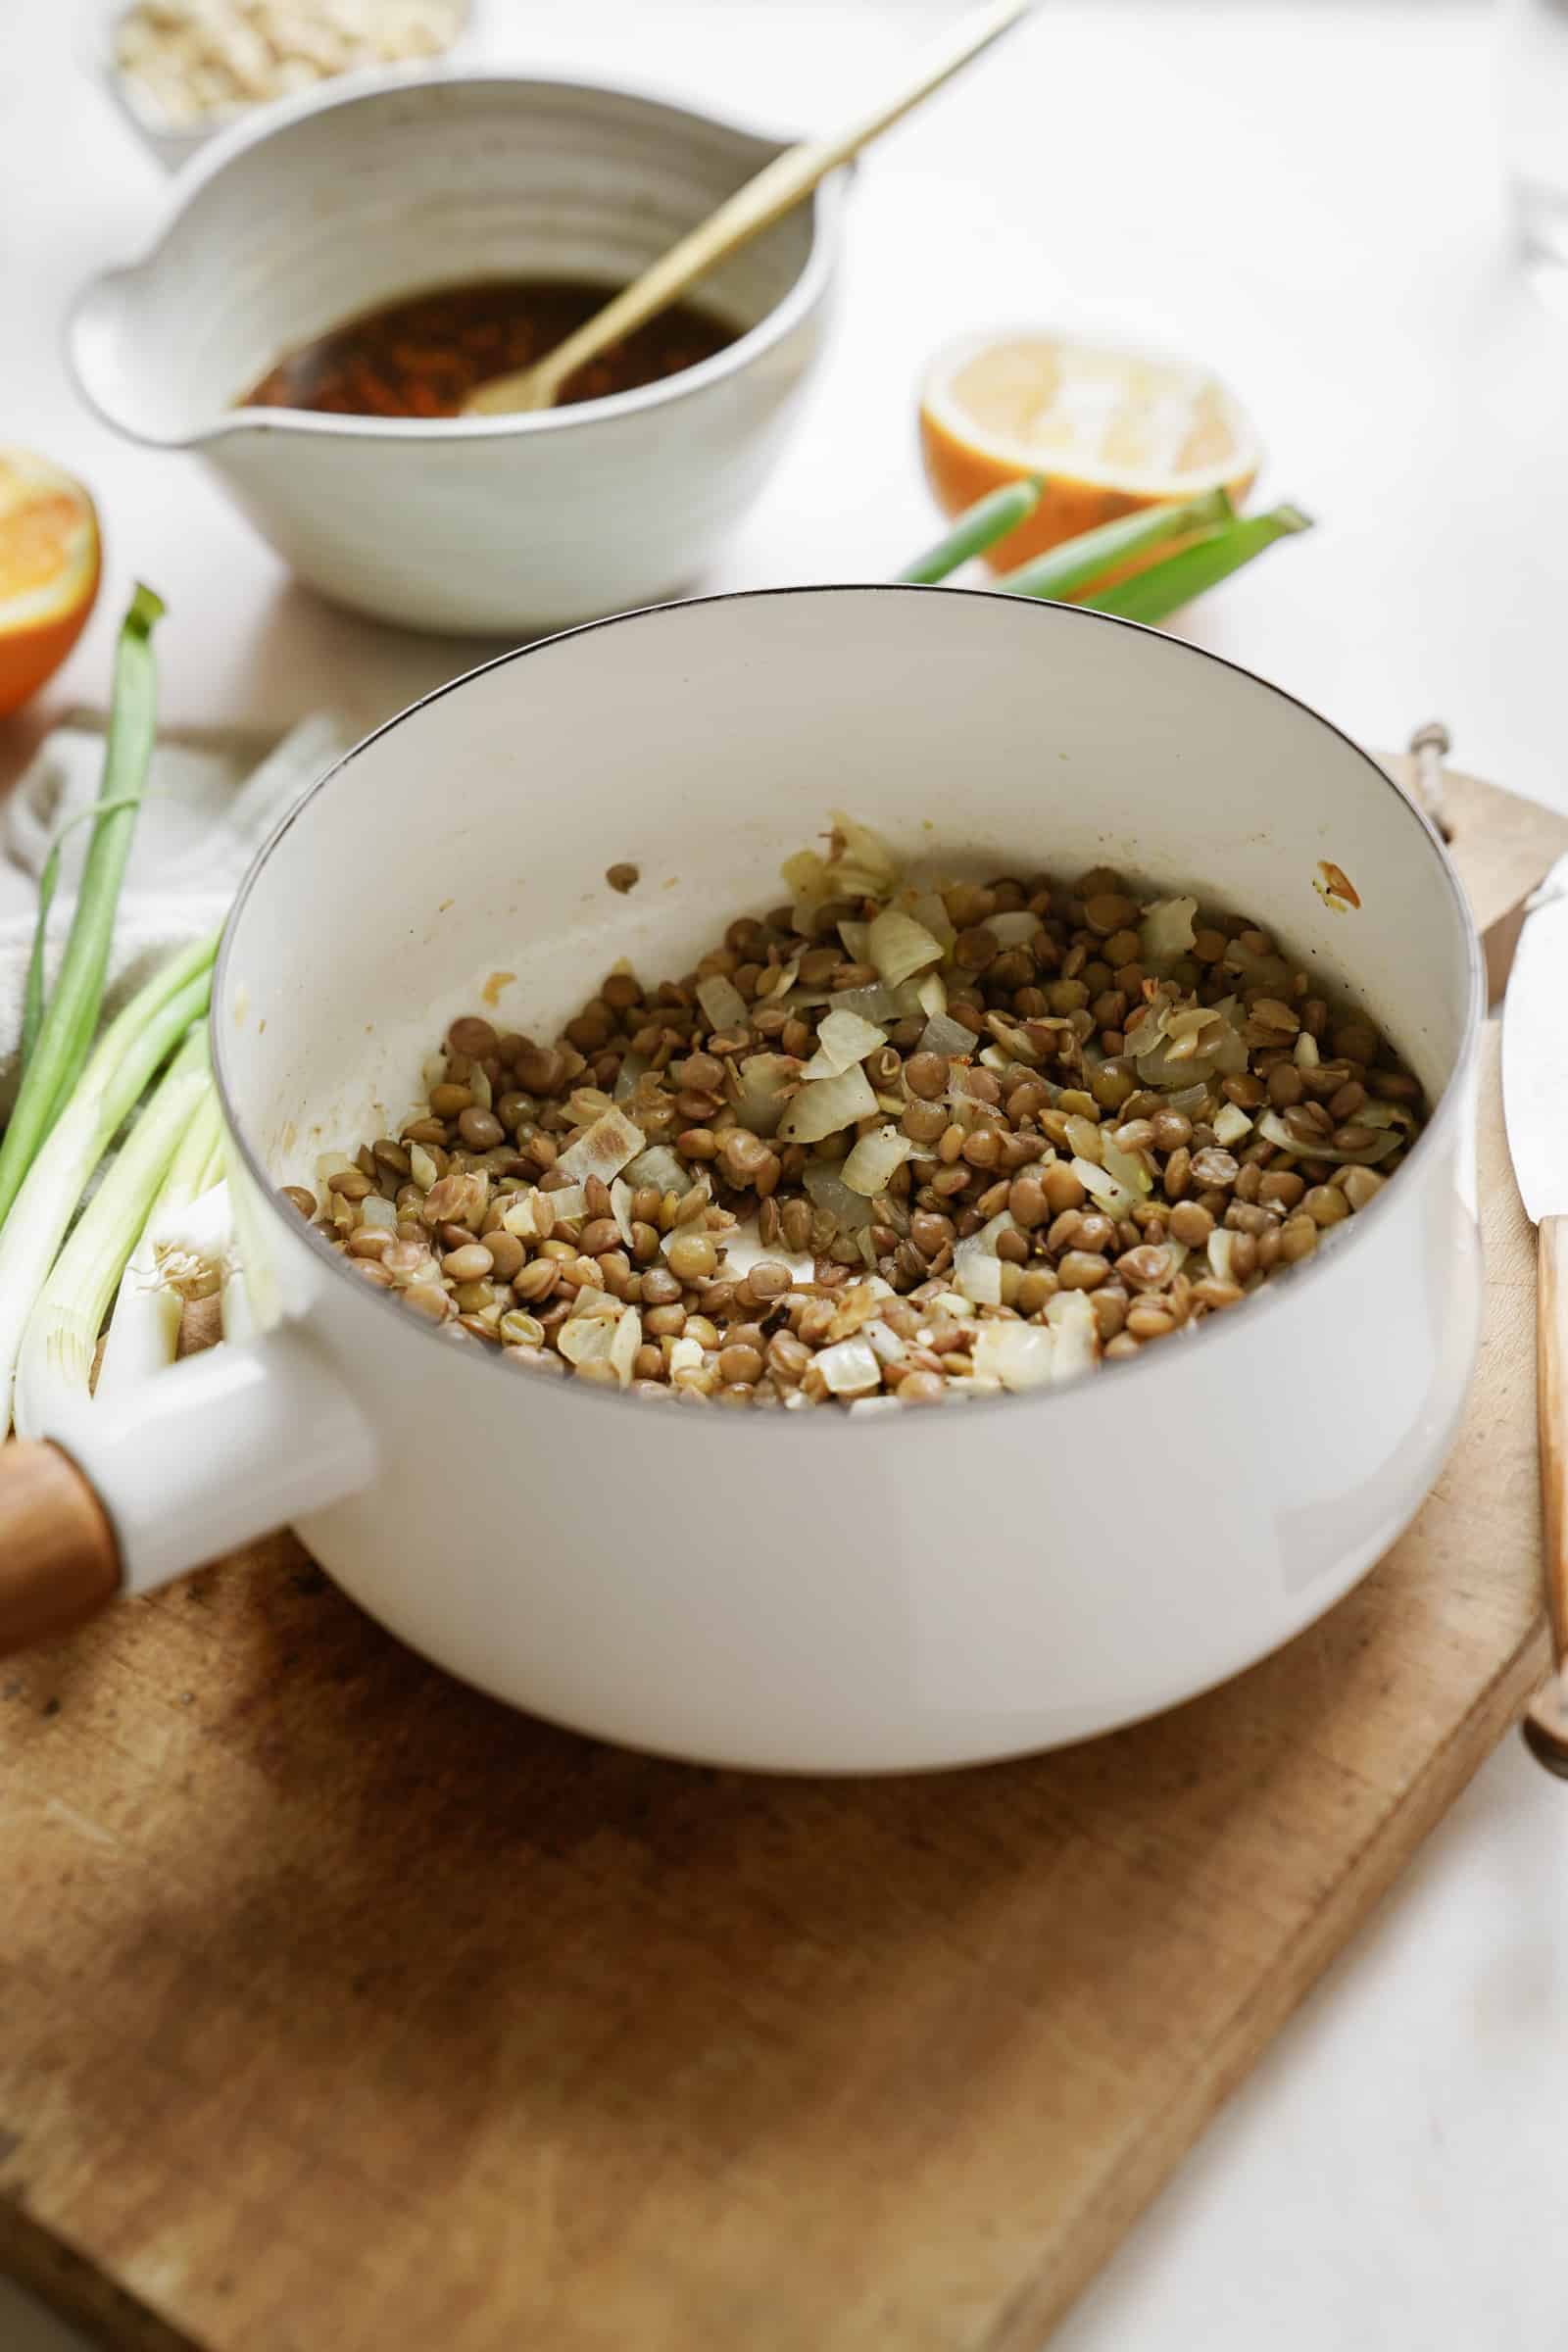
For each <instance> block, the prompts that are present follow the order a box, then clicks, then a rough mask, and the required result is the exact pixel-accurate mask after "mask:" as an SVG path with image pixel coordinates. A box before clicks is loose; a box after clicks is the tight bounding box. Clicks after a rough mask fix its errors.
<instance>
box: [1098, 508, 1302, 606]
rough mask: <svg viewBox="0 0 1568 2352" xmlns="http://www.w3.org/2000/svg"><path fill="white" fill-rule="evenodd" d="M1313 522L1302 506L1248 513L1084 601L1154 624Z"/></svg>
mask: <svg viewBox="0 0 1568 2352" xmlns="http://www.w3.org/2000/svg"><path fill="white" fill-rule="evenodd" d="M1311 527H1312V518H1311V516H1310V515H1303V514H1302V513H1301V510H1300V509H1299V507H1275V508H1273V509H1271V511H1270V512H1269V513H1268V514H1266V515H1245V516H1244V517H1243V518H1242V519H1241V521H1239V522H1229V523H1226V524H1224V525H1223V526H1222V527H1221V528H1220V529H1219V530H1217V531H1210V532H1209V533H1208V535H1207V537H1206V538H1203V539H1201V540H1199V541H1198V542H1197V544H1196V545H1195V546H1193V547H1184V548H1183V549H1182V550H1181V551H1180V553H1179V554H1177V555H1174V556H1167V558H1166V559H1165V561H1164V563H1163V564H1151V565H1150V567H1149V569H1148V570H1147V571H1141V572H1138V573H1137V574H1136V575H1135V576H1134V577H1133V578H1132V579H1130V580H1123V581H1122V582H1121V583H1120V585H1119V586H1118V587H1115V588H1107V589H1106V591H1105V593H1104V594H1103V596H1086V597H1085V598H1084V599H1083V602H1084V603H1085V604H1086V605H1088V606H1091V607H1092V608H1093V610H1094V611H1095V612H1097V613H1119V614H1120V615H1121V617H1122V619H1124V620H1141V621H1144V622H1146V623H1148V624H1149V625H1151V626H1152V625H1154V624H1155V623H1157V622H1159V621H1162V620H1163V619H1164V618H1165V617H1166V615H1167V614H1168V613H1177V612H1179V611H1180V610H1181V608H1182V606H1183V605H1188V604H1191V603H1192V601H1193V598H1194V597H1195V596H1201V595H1202V594H1203V592H1204V590H1205V589H1208V588H1213V587H1215V586H1216V585H1217V584H1218V582H1219V581H1221V580H1223V579H1227V578H1229V576H1230V574H1231V573H1232V572H1233V571H1240V569H1241V567H1242V565H1243V564H1250V563H1251V561H1252V559H1253V557H1254V556H1260V555H1261V554H1262V553H1263V550H1264V549H1265V548H1266V547H1272V546H1273V544H1274V542H1275V540H1276V539H1285V538H1289V537H1290V536H1291V534H1292V533H1293V532H1296V531H1309V530H1310V529H1311Z"/></svg>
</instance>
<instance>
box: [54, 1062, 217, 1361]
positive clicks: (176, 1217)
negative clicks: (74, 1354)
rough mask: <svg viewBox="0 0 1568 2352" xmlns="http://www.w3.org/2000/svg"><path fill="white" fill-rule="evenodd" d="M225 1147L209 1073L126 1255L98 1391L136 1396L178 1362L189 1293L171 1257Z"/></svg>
mask: <svg viewBox="0 0 1568 2352" xmlns="http://www.w3.org/2000/svg"><path fill="white" fill-rule="evenodd" d="M222 1148H223V1126H222V1119H221V1114H220V1111H219V1108H218V1097H217V1094H216V1093H215V1092H214V1090H213V1086H212V1083H211V1081H210V1080H209V1082H208V1085H207V1088H206V1091H205V1093H204V1094H203V1097H202V1100H201V1102H200V1103H199V1104H198V1106H197V1109H196V1112H195V1115H194V1117H193V1118H192V1120H191V1122H190V1125H189V1126H188V1127H187V1128H186V1130H185V1135H184V1139H183V1141H182V1142H181V1144H180V1147H179V1150H178V1151H177V1152H175V1153H174V1156H173V1159H172V1162H171V1165H170V1169H169V1173H168V1175H167V1176H166V1177H165V1178H164V1181H163V1184H162V1186H161V1187H160V1189H159V1194H158V1198H157V1200H156V1201H154V1202H153V1205H152V1207H151V1209H150V1210H149V1212H148V1216H147V1222H146V1223H145V1225H144V1226H143V1227H142V1229H141V1239H140V1240H139V1241H138V1242H137V1244H136V1247H135V1249H134V1250H132V1251H131V1253H130V1255H129V1257H128V1258H127V1259H126V1261H125V1270H124V1272H123V1275H122V1276H121V1278H120V1288H119V1290H118V1291H117V1292H116V1294H115V1305H114V1312H113V1313H112V1314H111V1316H110V1318H109V1329H108V1332H107V1333H106V1334H105V1337H104V1352H103V1360H102V1361H101V1363H100V1364H99V1366H98V1380H97V1384H96V1386H95V1387H94V1389H93V1392H92V1393H93V1397H94V1398H95V1399H101V1398H104V1397H123V1396H128V1395H129V1394H130V1393H131V1392H132V1390H134V1388H135V1387H136V1385H137V1384H138V1382H140V1381H142V1380H144V1379H146V1378H147V1376H148V1374H149V1373H152V1372H155V1371H157V1370H159V1369H161V1368H162V1367H163V1366H165V1365H167V1364H172V1362H173V1360H174V1350H175V1348H176V1347H177V1345H178V1341H179V1318H180V1314H181V1311H182V1309H183V1307H184V1303H185V1301H184V1296H183V1293H182V1292H181V1290H180V1289H179V1287H178V1285H177V1284H175V1283H173V1282H171V1281H170V1280H168V1279H167V1276H166V1272H165V1267H164V1257H165V1253H166V1251H167V1250H170V1249H171V1248H177V1247H178V1246H179V1241H180V1235H181V1230H182V1226H183V1224H184V1222H185V1219H186V1212H187V1211H188V1210H189V1208H190V1205H191V1203H192V1201H198V1200H200V1198H201V1196H202V1195H203V1194H204V1193H205V1192H206V1191H207V1189H208V1187H209V1186H210V1185H216V1184H217V1182H218V1180H219V1178H220V1177H221V1174H222V1166H221V1154H222ZM215 1170H216V1172H210V1171H215ZM85 1221H86V1220H85V1219H83V1223H85ZM77 1231H78V1232H79V1231H80V1227H79V1226H78V1228H77ZM68 1247H69V1245H68ZM62 1262H64V1261H63V1260H62Z"/></svg>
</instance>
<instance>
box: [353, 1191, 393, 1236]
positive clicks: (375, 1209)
mask: <svg viewBox="0 0 1568 2352" xmlns="http://www.w3.org/2000/svg"><path fill="white" fill-rule="evenodd" d="M360 1223H361V1224H362V1225H368V1226H369V1228H370V1230H371V1232H372V1233H396V1231H397V1229H398V1212H397V1206H396V1203H395V1202H394V1201H383V1200H382V1198H381V1196H380V1194H379V1193H371V1194H369V1195H368V1197H367V1198H366V1199H365V1200H364V1201H361V1202H360Z"/></svg>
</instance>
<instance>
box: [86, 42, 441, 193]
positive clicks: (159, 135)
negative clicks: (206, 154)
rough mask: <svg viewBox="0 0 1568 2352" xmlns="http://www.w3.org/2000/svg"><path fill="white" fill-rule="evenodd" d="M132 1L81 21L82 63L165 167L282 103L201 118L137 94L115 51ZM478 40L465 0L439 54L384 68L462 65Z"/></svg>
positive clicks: (400, 73) (398, 71) (402, 75)
mask: <svg viewBox="0 0 1568 2352" xmlns="http://www.w3.org/2000/svg"><path fill="white" fill-rule="evenodd" d="M130 6H131V0H98V5H96V6H95V7H94V8H93V9H92V10H91V11H90V12H89V14H88V16H87V17H86V18H85V19H84V20H83V21H82V24H81V28H80V29H81V50H82V58H83V63H84V64H85V65H86V67H87V70H88V72H89V73H91V74H92V75H93V76H94V78H95V79H96V80H99V81H101V82H102V83H103V85H104V87H105V88H106V89H107V90H108V92H109V95H110V97H111V98H112V99H113V100H114V102H115V105H116V106H117V107H118V108H119V109H120V112H121V113H122V114H123V116H124V118H125V121H126V122H127V123H129V124H130V127H131V129H132V130H133V131H134V132H135V133H136V136H137V137H138V138H139V139H140V141H141V143H142V145H143V146H144V147H145V148H147V149H148V151H149V153H151V154H152V155H155V156H156V157H157V158H158V161H159V162H160V163H161V164H162V165H163V167H164V169H165V171H166V172H177V171H178V169H179V167H180V165H181V164H186V163H189V161H190V159H191V157H192V156H193V155H195V154H196V153H197V151H198V149H200V148H202V147H205V146H206V145H207V143H208V141H209V140H211V139H215V138H217V137H218V136H219V135H220V133H221V132H222V131H225V130H227V129H228V127H229V126H230V124H231V123H252V122H254V121H255V120H256V118H257V117H258V116H259V115H260V114H262V113H263V112H264V111H265V110H266V109H267V108H269V107H270V106H275V105H277V104H279V103H280V101H278V100H276V99H265V98H259V99H257V100H255V101H254V103H252V104H251V105H248V106H244V107H236V108H234V109H232V110H231V111H230V112H228V113H225V114H214V115H207V116H204V117H203V118H202V119H201V120H200V121H198V122H194V123H172V122H171V121H170V119H169V117H168V116H167V115H165V114H163V113H161V112H160V111H159V110H158V109H157V108H156V107H153V106H150V105H149V104H148V103H147V102H146V101H145V100H144V99H142V98H139V97H138V96H137V94H136V89H135V84H134V82H133V81H132V79H131V78H130V77H129V76H128V75H127V74H126V73H124V71H123V68H122V67H121V64H120V61H119V59H118V58H117V56H116V54H115V36H116V33H117V31H118V29H119V25H120V20H121V18H122V17H123V16H125V15H127V14H128V13H129V10H130ZM479 45H480V44H479V42H478V41H477V39H476V36H475V9H474V0H466V5H465V6H464V7H463V9H462V25H461V29H460V30H459V32H458V33H457V35H456V37H455V38H454V39H453V40H452V41H451V42H450V43H449V45H448V46H447V48H446V49H444V50H443V51H442V53H441V56H440V58H439V60H431V61H428V63H421V64H420V65H416V66H388V67H387V68H385V69H384V71H385V72H386V73H387V74H388V76H389V77H393V76H395V77H396V78H398V79H400V80H406V79H407V78H408V76H409V74H410V73H423V72H427V71H428V70H429V66H430V65H431V64H439V65H441V66H455V65H459V64H461V63H463V62H464V61H465V60H466V59H468V58H469V57H471V56H472V55H473V54H474V52H475V51H476V50H477V48H478V47H479ZM342 79H343V76H341V75H339V76H333V77H330V78H329V79H327V80H325V81H323V82H322V83H321V84H320V85H319V86H320V88H321V89H322V90H330V89H335V88H337V87H338V86H339V85H340V83H341V80H342ZM315 94H316V93H315V92H314V91H313V92H312V93H311V95H313V96H314V95H315Z"/></svg>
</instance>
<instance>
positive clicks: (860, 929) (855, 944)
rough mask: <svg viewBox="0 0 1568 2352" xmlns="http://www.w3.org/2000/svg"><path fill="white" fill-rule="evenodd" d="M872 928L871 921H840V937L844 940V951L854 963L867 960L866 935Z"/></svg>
mask: <svg viewBox="0 0 1568 2352" xmlns="http://www.w3.org/2000/svg"><path fill="white" fill-rule="evenodd" d="M870 928H871V926H870V924H869V923H857V922H850V921H845V922H842V923H840V925H839V937H840V939H842V940H843V942H844V953H845V955H846V956H848V957H849V958H850V961H851V962H852V963H863V962H864V961H865V942H866V935H867V933H868V932H869V931H870Z"/></svg>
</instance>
